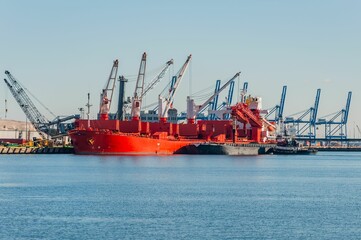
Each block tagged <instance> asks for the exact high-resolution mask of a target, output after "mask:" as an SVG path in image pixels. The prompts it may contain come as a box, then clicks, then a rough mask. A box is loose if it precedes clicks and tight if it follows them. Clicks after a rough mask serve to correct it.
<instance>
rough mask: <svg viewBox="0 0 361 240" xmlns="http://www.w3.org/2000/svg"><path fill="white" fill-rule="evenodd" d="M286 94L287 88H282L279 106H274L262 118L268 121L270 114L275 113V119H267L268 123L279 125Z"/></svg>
mask: <svg viewBox="0 0 361 240" xmlns="http://www.w3.org/2000/svg"><path fill="white" fill-rule="evenodd" d="M286 93H287V86H283V88H282V94H281V100H280V104H279V105H276V106H275V107H273V108H272V109H271V110H270V111H269V112H268V113H267V114H266V115H265V116H264V117H265V118H266V119H268V117H269V116H271V114H273V113H275V118H274V119H268V121H270V122H276V123H279V121H282V120H283V109H284V106H285V101H286Z"/></svg>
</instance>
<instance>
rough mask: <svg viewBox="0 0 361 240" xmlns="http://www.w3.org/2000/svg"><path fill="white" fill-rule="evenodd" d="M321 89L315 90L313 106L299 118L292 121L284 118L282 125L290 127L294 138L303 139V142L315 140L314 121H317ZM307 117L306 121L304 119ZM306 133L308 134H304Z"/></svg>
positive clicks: (289, 118) (290, 118)
mask: <svg viewBox="0 0 361 240" xmlns="http://www.w3.org/2000/svg"><path fill="white" fill-rule="evenodd" d="M320 95H321V89H320V88H319V89H317V92H316V99H315V103H314V106H313V107H311V108H309V109H308V110H306V111H305V112H303V113H302V115H301V116H300V117H298V118H297V119H294V118H293V117H286V118H285V120H284V124H286V125H290V124H291V125H292V127H293V128H295V131H296V138H298V139H305V140H307V139H308V140H314V139H315V138H316V121H317V112H318V105H319V102H320ZM306 116H309V119H308V120H305V119H304V118H305V117H306ZM306 131H308V132H306Z"/></svg>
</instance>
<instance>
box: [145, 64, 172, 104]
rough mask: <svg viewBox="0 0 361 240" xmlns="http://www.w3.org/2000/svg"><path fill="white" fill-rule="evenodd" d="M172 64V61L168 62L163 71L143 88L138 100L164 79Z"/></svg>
mask: <svg viewBox="0 0 361 240" xmlns="http://www.w3.org/2000/svg"><path fill="white" fill-rule="evenodd" d="M172 64H173V59H171V60H169V61H168V62H167V63H166V64H165V66H164V67H163V69H162V70H161V71H160V73H159V74H158V75H157V76H156V77H155V78H154V79H153V80H152V81H151V82H150V83H149V84H148V85H147V86H146V87H145V90H144V91H143V94H142V95H141V96H140V98H143V97H144V96H145V95H146V94H147V93H148V92H149V91H150V90H151V89H152V88H153V87H154V86H155V85H156V84H157V83H159V81H160V80H161V79H162V78H163V77H164V75H165V73H166V72H167V71H168V69H169V67H170V65H172Z"/></svg>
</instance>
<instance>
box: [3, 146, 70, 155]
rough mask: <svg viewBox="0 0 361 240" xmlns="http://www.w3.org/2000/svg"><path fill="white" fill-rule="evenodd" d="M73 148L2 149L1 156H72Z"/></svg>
mask: <svg viewBox="0 0 361 240" xmlns="http://www.w3.org/2000/svg"><path fill="white" fill-rule="evenodd" d="M72 153H74V148H72V147H0V154H72Z"/></svg>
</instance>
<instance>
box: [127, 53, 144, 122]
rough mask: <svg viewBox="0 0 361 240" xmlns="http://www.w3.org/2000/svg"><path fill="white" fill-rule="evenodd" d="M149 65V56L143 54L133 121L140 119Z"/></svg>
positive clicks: (133, 102) (133, 100)
mask: <svg viewBox="0 0 361 240" xmlns="http://www.w3.org/2000/svg"><path fill="white" fill-rule="evenodd" d="M146 64H147V54H146V53H143V55H142V59H141V61H140V66H139V72H138V78H137V83H136V85H135V90H134V95H133V99H132V111H131V114H132V118H133V120H139V117H140V107H141V105H142V95H143V90H144V78H145V68H146Z"/></svg>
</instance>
